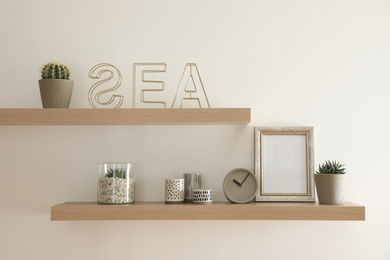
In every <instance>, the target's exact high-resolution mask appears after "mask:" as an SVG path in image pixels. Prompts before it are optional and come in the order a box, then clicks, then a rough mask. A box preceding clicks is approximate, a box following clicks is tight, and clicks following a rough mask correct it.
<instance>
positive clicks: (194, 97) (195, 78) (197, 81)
mask: <svg viewBox="0 0 390 260" xmlns="http://www.w3.org/2000/svg"><path fill="white" fill-rule="evenodd" d="M197 85H199V86H200V87H197ZM184 101H195V102H196V103H197V105H198V106H199V107H200V108H205V107H207V108H210V103H209V100H208V98H207V95H206V91H205V89H204V86H203V83H202V79H201V78H200V74H199V70H198V67H197V66H196V64H195V63H187V64H186V66H185V67H184V71H183V74H182V76H181V79H180V83H179V86H178V88H177V91H176V95H175V98H174V100H173V103H172V108H174V107H178V106H179V103H180V106H179V107H180V108H183V102H184Z"/></svg>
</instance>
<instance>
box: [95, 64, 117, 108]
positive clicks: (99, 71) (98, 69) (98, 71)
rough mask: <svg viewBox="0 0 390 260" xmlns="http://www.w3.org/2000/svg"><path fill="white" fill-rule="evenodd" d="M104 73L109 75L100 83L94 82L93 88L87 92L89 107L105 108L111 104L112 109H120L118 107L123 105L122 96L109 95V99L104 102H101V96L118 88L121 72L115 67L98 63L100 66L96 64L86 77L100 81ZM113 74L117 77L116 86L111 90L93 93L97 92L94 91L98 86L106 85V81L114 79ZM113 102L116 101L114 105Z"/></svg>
mask: <svg viewBox="0 0 390 260" xmlns="http://www.w3.org/2000/svg"><path fill="white" fill-rule="evenodd" d="M104 73H109V77H107V78H104V79H101V80H100V81H98V82H96V83H95V84H93V86H92V87H91V88H90V89H89V91H88V101H89V104H91V106H92V107H93V108H98V107H97V106H98V105H99V106H100V107H107V106H109V105H111V104H112V105H111V106H114V107H113V108H120V106H121V105H122V103H123V96H122V95H111V98H110V99H109V100H108V101H106V102H103V101H101V96H102V95H105V94H107V93H109V92H112V91H114V90H116V89H118V88H119V86H120V85H121V83H122V74H121V72H120V71H119V70H118V69H117V68H116V67H115V66H113V65H111V64H109V63H100V64H97V65H95V66H94V67H92V69H91V70H90V71H89V74H88V76H89V77H90V78H91V79H100V78H101V76H102V75H103V74H104ZM115 74H116V75H117V82H116V84H115V85H114V86H113V87H111V88H108V89H104V90H101V91H98V92H97V93H96V94H95V92H96V91H97V90H96V89H97V88H98V87H99V86H100V85H102V84H104V83H106V82H107V81H110V80H112V79H113V78H114V76H115ZM114 101H116V103H114Z"/></svg>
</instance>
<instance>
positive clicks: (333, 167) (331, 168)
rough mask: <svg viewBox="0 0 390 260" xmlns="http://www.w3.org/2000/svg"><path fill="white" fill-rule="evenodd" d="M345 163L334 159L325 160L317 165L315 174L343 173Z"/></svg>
mask: <svg viewBox="0 0 390 260" xmlns="http://www.w3.org/2000/svg"><path fill="white" fill-rule="evenodd" d="M344 165H345V164H340V163H339V162H336V161H326V162H324V163H323V164H322V165H321V164H320V165H319V167H318V171H316V173H317V174H345V168H344Z"/></svg>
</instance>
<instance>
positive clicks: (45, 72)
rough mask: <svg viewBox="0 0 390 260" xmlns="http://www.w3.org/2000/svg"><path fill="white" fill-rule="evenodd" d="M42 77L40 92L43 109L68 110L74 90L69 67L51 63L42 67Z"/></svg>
mask: <svg viewBox="0 0 390 260" xmlns="http://www.w3.org/2000/svg"><path fill="white" fill-rule="evenodd" d="M41 76H42V79H41V80H39V90H40V92H41V99H42V105H43V108H68V107H69V104H70V99H71V97H72V90H73V80H70V79H69V69H68V67H67V66H65V65H63V64H61V63H59V62H50V63H47V64H46V65H44V66H43V67H42V70H41Z"/></svg>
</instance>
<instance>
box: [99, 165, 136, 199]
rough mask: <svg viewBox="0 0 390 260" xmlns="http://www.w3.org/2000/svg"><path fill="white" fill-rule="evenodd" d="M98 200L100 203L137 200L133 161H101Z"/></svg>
mask: <svg viewBox="0 0 390 260" xmlns="http://www.w3.org/2000/svg"><path fill="white" fill-rule="evenodd" d="M97 202H98V203H99V204H131V203H134V202H135V175H134V170H133V169H132V164H131V163H128V162H108V163H99V180H98V192H97Z"/></svg>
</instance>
